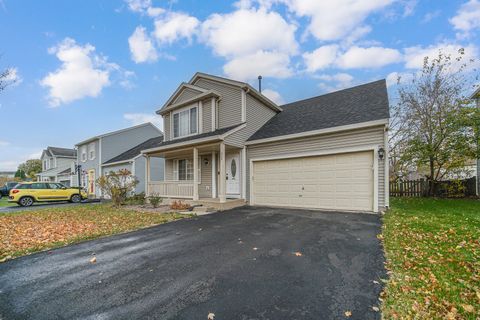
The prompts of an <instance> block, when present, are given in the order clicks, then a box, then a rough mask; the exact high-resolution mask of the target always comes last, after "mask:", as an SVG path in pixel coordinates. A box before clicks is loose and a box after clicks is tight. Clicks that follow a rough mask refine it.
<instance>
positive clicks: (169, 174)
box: [165, 159, 174, 181]
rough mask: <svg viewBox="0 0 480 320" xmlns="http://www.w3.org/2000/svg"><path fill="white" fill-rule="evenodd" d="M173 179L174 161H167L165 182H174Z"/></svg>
mask: <svg viewBox="0 0 480 320" xmlns="http://www.w3.org/2000/svg"><path fill="white" fill-rule="evenodd" d="M173 179H174V176H173V159H165V180H166V181H172V180H173Z"/></svg>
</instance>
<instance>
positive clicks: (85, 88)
mask: <svg viewBox="0 0 480 320" xmlns="http://www.w3.org/2000/svg"><path fill="white" fill-rule="evenodd" d="M94 51H95V47H93V46H92V45H90V44H86V45H85V46H80V45H78V44H77V43H76V42H75V40H73V39H70V38H66V39H65V40H63V41H62V42H61V43H60V44H58V45H57V46H55V47H53V48H50V49H49V53H51V54H55V55H56V56H57V58H58V59H59V60H60V61H61V62H62V65H61V66H60V68H59V69H57V70H56V71H54V72H50V73H49V74H48V75H47V76H46V77H45V78H43V79H42V80H41V85H42V86H45V87H48V88H49V102H50V105H51V106H52V107H57V106H59V105H60V104H65V103H69V102H72V101H75V100H78V99H82V98H84V97H97V96H98V95H99V94H100V93H101V92H102V89H103V88H104V87H106V86H108V85H110V78H109V76H110V70H109V69H111V68H112V67H115V66H117V65H114V64H110V65H109V64H108V63H107V62H106V59H105V58H103V57H99V56H96V55H94ZM117 67H118V66H117Z"/></svg>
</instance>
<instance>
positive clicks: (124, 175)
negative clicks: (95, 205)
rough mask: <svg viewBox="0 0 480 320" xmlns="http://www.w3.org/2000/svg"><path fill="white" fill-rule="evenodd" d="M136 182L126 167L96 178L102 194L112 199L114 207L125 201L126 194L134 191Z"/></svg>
mask: <svg viewBox="0 0 480 320" xmlns="http://www.w3.org/2000/svg"><path fill="white" fill-rule="evenodd" d="M138 182H139V181H138V180H137V179H136V178H135V176H134V175H132V173H131V172H130V171H129V170H127V169H121V170H118V171H110V172H109V173H107V174H106V175H103V176H101V177H100V178H98V179H97V185H98V186H99V188H100V189H101V190H102V192H103V193H104V194H106V195H107V196H108V197H110V199H112V202H113V205H114V206H115V207H119V206H120V205H122V204H124V203H125V200H126V199H127V196H128V194H129V193H131V192H133V191H134V189H135V186H136V185H137V184H138Z"/></svg>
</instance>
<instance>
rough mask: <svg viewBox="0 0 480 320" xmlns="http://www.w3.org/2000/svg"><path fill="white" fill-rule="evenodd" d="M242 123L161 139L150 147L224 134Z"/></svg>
mask: <svg viewBox="0 0 480 320" xmlns="http://www.w3.org/2000/svg"><path fill="white" fill-rule="evenodd" d="M242 124H243V123H240V124H236V125H234V126H231V127H227V128H222V129H217V130H215V131H211V132H206V133H202V134H197V135H194V136H190V137H186V138H181V139H174V140H169V141H163V142H162V143H159V144H158V145H156V146H152V147H150V148H158V147H163V146H168V145H170V144H175V143H181V142H186V141H194V140H197V139H202V138H207V137H213V136H218V135H222V134H224V133H226V132H228V131H230V130H232V129H235V128H236V127H238V126H241V125H242ZM146 149H149V148H144V150H146Z"/></svg>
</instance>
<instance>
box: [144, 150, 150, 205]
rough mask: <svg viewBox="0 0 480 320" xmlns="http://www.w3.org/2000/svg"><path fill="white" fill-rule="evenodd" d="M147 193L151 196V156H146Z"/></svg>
mask: <svg viewBox="0 0 480 320" xmlns="http://www.w3.org/2000/svg"><path fill="white" fill-rule="evenodd" d="M145 194H146V196H147V197H149V196H150V156H145Z"/></svg>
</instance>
